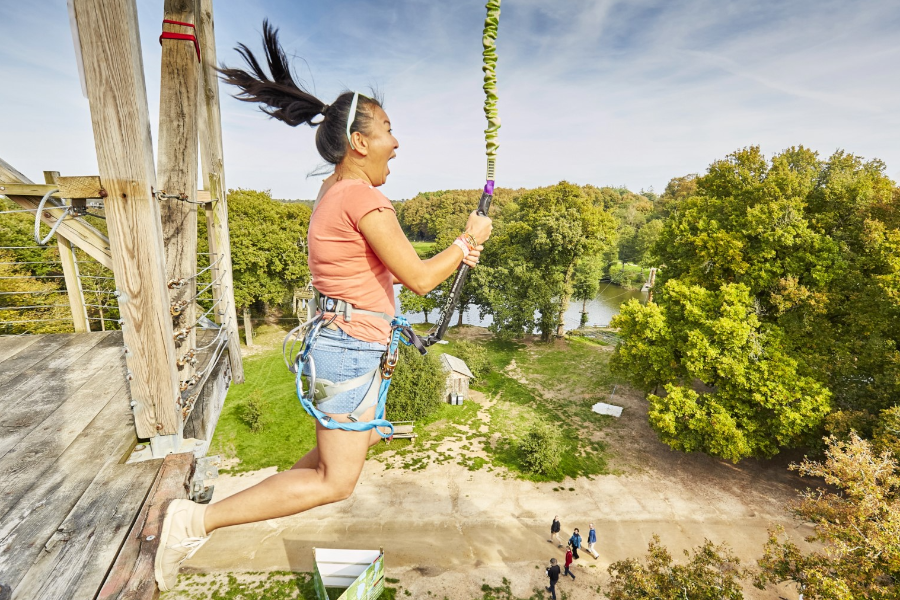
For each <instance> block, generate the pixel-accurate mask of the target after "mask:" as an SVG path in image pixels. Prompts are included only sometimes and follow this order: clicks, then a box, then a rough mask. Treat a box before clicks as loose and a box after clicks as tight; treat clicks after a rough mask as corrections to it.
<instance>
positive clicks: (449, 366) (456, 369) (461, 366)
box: [441, 354, 475, 379]
mask: <svg viewBox="0 0 900 600" xmlns="http://www.w3.org/2000/svg"><path fill="white" fill-rule="evenodd" d="M441 365H442V366H443V367H444V370H445V371H451V372H453V373H459V374H460V375H465V376H466V377H469V378H470V379H474V378H475V376H474V375H472V371H470V370H469V367H467V366H466V363H464V362H463V361H462V359H459V358H456V357H455V356H453V355H452V354H441Z"/></svg>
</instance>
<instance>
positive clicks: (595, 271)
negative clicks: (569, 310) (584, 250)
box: [572, 255, 605, 327]
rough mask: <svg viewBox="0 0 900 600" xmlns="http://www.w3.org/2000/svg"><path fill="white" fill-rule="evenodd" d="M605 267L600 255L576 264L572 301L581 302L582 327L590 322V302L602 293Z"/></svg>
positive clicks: (589, 257) (587, 257)
mask: <svg viewBox="0 0 900 600" xmlns="http://www.w3.org/2000/svg"><path fill="white" fill-rule="evenodd" d="M604 267H605V264H604V258H603V256H600V255H591V256H586V257H583V258H581V259H580V260H579V261H578V262H577V263H576V264H575V273H574V276H573V280H572V299H573V300H581V325H580V326H581V327H584V326H585V325H587V322H588V313H587V303H588V301H589V300H593V299H594V298H596V297H597V294H598V293H599V292H600V278H602V277H603V271H604Z"/></svg>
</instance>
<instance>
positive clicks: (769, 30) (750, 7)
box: [0, 0, 900, 200]
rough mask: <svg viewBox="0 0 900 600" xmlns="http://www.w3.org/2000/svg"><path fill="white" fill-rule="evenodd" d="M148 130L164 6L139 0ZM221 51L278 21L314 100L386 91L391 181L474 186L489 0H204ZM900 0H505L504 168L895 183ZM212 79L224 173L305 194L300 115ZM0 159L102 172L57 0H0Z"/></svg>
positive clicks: (510, 183) (627, 180)
mask: <svg viewBox="0 0 900 600" xmlns="http://www.w3.org/2000/svg"><path fill="white" fill-rule="evenodd" d="M137 5H138V14H139V19H140V28H141V32H140V33H141V45H142V51H143V60H144V68H145V78H146V86H147V93H148V105H149V109H150V115H151V128H152V132H153V138H154V143H155V141H156V138H157V123H158V107H159V88H160V65H159V63H160V45H159V43H158V41H157V38H158V37H159V33H160V31H161V29H160V26H161V20H162V18H163V8H162V6H163V3H162V1H161V0H153V1H151V0H137ZM214 12H215V25H216V46H217V52H218V58H219V61H220V63H224V64H226V65H228V66H237V65H239V64H240V60H239V57H238V56H237V53H236V52H234V50H233V47H234V46H235V45H236V44H237V43H238V42H243V43H245V44H247V45H248V46H249V47H250V48H251V49H253V50H259V49H260V48H261V44H260V32H261V29H262V21H263V19H264V18H269V19H270V21H271V22H272V23H273V24H274V25H275V26H277V27H278V28H279V29H280V33H281V41H282V44H283V46H284V48H285V50H286V52H287V53H288V55H289V56H293V57H294V58H293V64H294V68H295V71H296V74H297V76H298V77H299V78H300V79H302V80H303V81H304V82H305V83H306V84H307V85H308V86H309V87H310V89H311V90H312V91H313V92H314V93H315V94H316V95H317V96H318V97H319V98H321V99H322V100H323V101H325V102H328V103H330V102H331V101H332V100H333V99H334V98H335V97H336V96H337V95H338V94H339V93H340V92H341V91H342V90H344V89H351V90H358V91H361V92H363V93H366V92H367V91H368V90H370V89H372V88H376V89H378V90H379V91H380V92H381V93H382V94H383V96H384V99H385V110H386V111H387V113H388V115H389V117H390V119H391V123H392V126H393V130H394V134H395V135H396V137H397V138H398V140H399V142H400V148H399V149H398V151H397V158H396V159H394V160H393V161H392V162H391V176H390V177H389V179H388V182H387V183H386V184H385V185H384V187H383V188H382V191H384V193H385V194H386V195H387V196H388V197H389V198H391V199H395V200H400V199H406V198H410V197H412V196H414V195H415V194H417V193H418V192H422V191H433V190H440V189H456V188H477V187H481V186H482V185H483V182H484V164H485V156H484V134H483V130H484V127H485V125H486V124H485V120H484V113H483V112H482V104H483V101H484V94H483V92H482V90H481V84H482V72H481V32H482V26H483V21H484V6H483V4H482V3H481V2H476V1H473V0H453V1H452V2H449V1H443V2H437V1H434V0H370V1H362V0H327V1H324V2H323V1H322V0H314V1H308V0H281V1H276V0H265V1H264V0H241V1H237V0H214ZM898 31H900V1H898V0H890V1H886V0H859V1H854V0H778V1H773V0H754V1H753V2H747V1H746V0H737V1H735V0H593V1H592V0H555V1H552V2H547V1H546V0H544V1H541V2H538V1H536V0H504V2H503V4H502V12H501V17H500V25H499V34H498V41H497V53H498V65H497V78H498V92H499V96H500V100H499V113H500V118H501V121H502V127H501V129H500V150H499V153H498V159H497V184H498V185H500V186H503V187H512V188H518V187H536V186H543V185H552V184H555V183H557V182H559V181H562V180H566V181H570V182H573V183H578V184H588V183H590V184H593V185H598V186H601V185H612V186H625V187H628V188H629V189H632V190H634V191H639V190H641V189H643V190H650V189H652V190H655V191H656V192H657V193H661V192H662V191H663V189H664V188H665V185H666V183H667V182H668V181H669V180H670V179H671V178H673V177H678V176H682V175H686V174H689V173H701V174H702V173H703V172H704V171H705V170H706V169H707V167H708V165H709V164H710V163H711V162H713V161H715V160H718V159H721V158H724V157H725V156H726V155H727V154H728V153H730V152H733V151H735V150H737V149H740V148H743V147H746V146H750V145H758V146H760V147H761V148H762V150H763V152H764V153H765V154H766V155H767V156H772V155H773V154H775V153H778V152H780V151H782V150H784V149H786V148H788V147H791V146H795V145H804V146H806V147H808V148H812V149H813V150H816V151H818V152H819V154H820V156H821V157H822V158H827V157H828V156H830V155H831V154H832V153H833V152H835V151H836V150H838V149H843V150H846V151H848V152H851V153H853V154H856V155H858V156H862V157H864V158H866V159H873V158H878V159H881V160H882V161H884V162H885V164H886V165H887V173H888V175H889V176H890V177H891V178H893V179H894V180H895V181H900V34H898ZM221 91H222V128H223V137H224V150H225V170H226V181H227V185H228V186H229V187H231V188H236V187H241V188H248V189H261V190H271V192H272V195H273V196H274V197H275V198H286V199H288V198H289V199H309V198H314V197H315V196H316V193H317V190H318V187H319V185H320V183H321V177H316V176H310V173H312V172H313V171H316V170H317V168H318V167H320V166H322V164H323V161H322V159H321V158H320V157H319V156H318V154H317V153H316V150H315V144H314V131H313V130H311V129H310V128H309V127H307V126H300V127H297V128H291V127H289V126H287V125H285V124H284V123H281V122H279V121H275V120H272V119H270V118H268V117H267V116H266V115H265V114H263V113H262V112H260V111H259V110H258V109H257V108H256V107H254V106H253V105H251V104H248V103H244V102H239V101H237V100H235V99H233V98H231V97H230V93H232V92H230V91H229V90H227V89H225V88H224V85H223V86H222V88H221ZM0 158H2V159H4V160H6V161H7V162H9V163H10V164H11V165H13V166H14V167H16V168H17V169H19V170H20V171H22V172H23V173H25V174H26V175H27V176H29V177H30V178H31V179H33V180H36V181H41V180H42V175H41V172H42V171H44V170H54V171H60V172H61V173H62V174H63V175H91V174H96V173H97V172H98V169H97V162H96V156H95V151H94V145H93V140H92V133H91V124H90V112H89V107H88V102H87V100H86V99H85V98H84V97H83V96H82V92H81V86H80V83H79V79H78V72H77V68H76V59H75V52H74V45H73V42H72V36H71V29H70V24H69V17H68V12H67V9H66V3H65V1H63V0H53V1H49V0H30V1H29V2H3V3H0Z"/></svg>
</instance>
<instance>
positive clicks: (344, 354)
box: [303, 327, 387, 415]
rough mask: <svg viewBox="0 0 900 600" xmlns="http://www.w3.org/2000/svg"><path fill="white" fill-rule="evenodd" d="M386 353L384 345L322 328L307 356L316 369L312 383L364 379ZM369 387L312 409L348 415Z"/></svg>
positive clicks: (355, 389) (365, 385) (307, 372)
mask: <svg viewBox="0 0 900 600" xmlns="http://www.w3.org/2000/svg"><path fill="white" fill-rule="evenodd" d="M386 349H387V345H385V344H378V343H376V342H364V341H362V340H359V339H357V338H355V337H353V336H351V335H348V334H346V333H344V331H343V330H341V329H327V328H325V327H323V328H322V329H321V330H320V332H319V338H318V339H317V340H316V343H315V346H313V350H312V354H311V356H312V360H313V361H314V362H315V365H316V379H327V380H328V381H331V382H332V383H340V382H342V381H347V380H348V379H353V378H354V377H359V376H360V375H364V374H365V373H368V372H369V371H371V370H372V369H375V368H377V367H378V366H379V365H380V364H381V355H382V354H384V351H385V350H386ZM303 374H304V375H309V365H308V364H307V365H304V367H303ZM369 387H370V383H364V384H363V385H361V386H359V387H357V388H354V389H352V390H347V391H346V392H341V393H340V394H337V395H336V396H332V397H331V398H328V399H327V400H325V401H324V402H319V403H318V404H316V408H318V409H319V410H321V411H322V412H324V413H328V414H332V415H336V414H337V415H339V414H346V413H351V412H353V411H354V410H356V407H357V406H359V405H360V403H361V402H362V400H363V397H364V396H365V395H366V392H367V391H369Z"/></svg>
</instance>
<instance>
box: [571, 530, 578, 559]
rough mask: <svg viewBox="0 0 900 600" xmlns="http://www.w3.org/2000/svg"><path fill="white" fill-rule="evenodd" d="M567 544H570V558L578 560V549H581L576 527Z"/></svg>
mask: <svg viewBox="0 0 900 600" xmlns="http://www.w3.org/2000/svg"><path fill="white" fill-rule="evenodd" d="M569 543H570V544H572V558H574V559H575V560H578V549H579V548H581V534H580V533H578V528H577V527H576V528H575V533H573V534H572V537H570V538H569Z"/></svg>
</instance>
